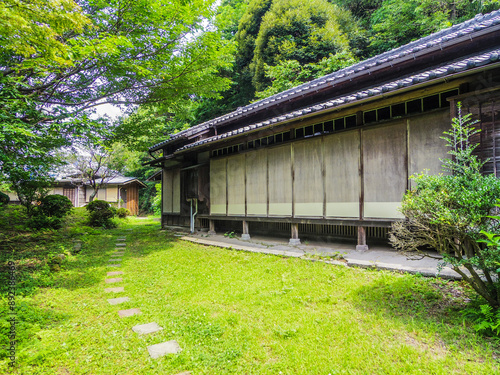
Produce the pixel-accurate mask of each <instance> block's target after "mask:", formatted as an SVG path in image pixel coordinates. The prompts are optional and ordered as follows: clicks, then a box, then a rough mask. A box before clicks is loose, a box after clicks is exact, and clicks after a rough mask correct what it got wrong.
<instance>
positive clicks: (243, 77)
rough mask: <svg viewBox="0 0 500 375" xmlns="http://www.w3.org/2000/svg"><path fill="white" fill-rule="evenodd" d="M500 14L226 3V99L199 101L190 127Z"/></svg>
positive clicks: (482, 9)
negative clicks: (230, 58)
mask: <svg viewBox="0 0 500 375" xmlns="http://www.w3.org/2000/svg"><path fill="white" fill-rule="evenodd" d="M499 8H500V1H499V0H484V1H478V0H309V1H306V2H304V1H301V0H224V1H223V2H222V5H221V6H220V7H219V15H220V16H222V17H223V18H224V21H225V26H224V35H225V37H226V38H228V39H230V40H232V41H234V42H235V43H236V45H237V47H236V48H237V50H236V55H235V57H234V63H233V66H232V69H230V70H226V71H224V72H221V74H222V75H223V76H225V77H228V78H230V79H231V81H232V85H231V88H230V89H229V90H227V91H224V92H222V93H221V96H220V98H217V99H215V98H210V99H202V98H194V100H193V101H191V102H190V104H189V105H188V107H189V108H184V110H187V111H185V112H183V113H182V114H181V116H180V117H181V118H180V119H179V120H180V123H179V124H178V125H181V123H183V122H184V123H187V124H189V125H190V126H192V125H196V124H199V123H201V122H203V121H206V120H209V119H211V118H214V117H216V116H219V115H222V114H224V113H227V112H230V111H232V110H234V109H236V108H238V107H241V106H244V105H247V104H249V103H250V102H252V101H255V100H257V99H261V98H265V97H267V96H270V95H273V94H275V93H278V92H280V91H283V90H286V89H288V88H291V87H294V86H296V85H298V84H301V83H303V82H307V81H309V80H311V79H314V78H317V77H320V76H323V75H325V74H327V73H331V72H334V71H336V70H338V69H341V68H343V67H346V66H349V65H352V64H353V63H355V62H357V61H360V60H363V59H366V58H368V57H371V56H374V55H377V54H379V53H382V52H384V51H388V50H390V49H393V48H396V47H399V46H401V45H404V44H406V43H408V42H411V41H413V40H416V39H419V38H421V37H423V36H426V35H429V34H431V33H433V32H436V31H438V30H441V29H443V28H446V27H449V26H451V25H453V24H457V23H460V22H463V21H464V20H467V19H470V18H473V17H474V16H475V15H476V14H478V13H488V12H490V11H493V10H496V9H499Z"/></svg>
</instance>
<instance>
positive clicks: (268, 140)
mask: <svg viewBox="0 0 500 375" xmlns="http://www.w3.org/2000/svg"><path fill="white" fill-rule="evenodd" d="M267 144H268V145H272V144H274V135H270V136H269V137H267Z"/></svg>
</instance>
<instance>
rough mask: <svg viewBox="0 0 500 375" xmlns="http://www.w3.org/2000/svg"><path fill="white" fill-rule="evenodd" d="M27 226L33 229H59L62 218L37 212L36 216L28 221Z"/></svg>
mask: <svg viewBox="0 0 500 375" xmlns="http://www.w3.org/2000/svg"><path fill="white" fill-rule="evenodd" d="M27 225H28V227H29V228H31V229H45V228H51V229H58V228H60V227H61V225H62V218H61V217H58V216H46V215H44V214H43V213H39V211H38V210H36V211H35V214H34V215H32V216H31V217H30V218H29V219H28V222H27Z"/></svg>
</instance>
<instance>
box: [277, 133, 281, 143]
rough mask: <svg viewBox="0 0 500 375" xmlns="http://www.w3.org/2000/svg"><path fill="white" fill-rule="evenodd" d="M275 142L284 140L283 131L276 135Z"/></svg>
mask: <svg viewBox="0 0 500 375" xmlns="http://www.w3.org/2000/svg"><path fill="white" fill-rule="evenodd" d="M275 142H276V143H281V142H283V133H280V134H276V136H275Z"/></svg>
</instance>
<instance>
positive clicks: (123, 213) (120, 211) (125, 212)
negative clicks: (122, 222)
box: [116, 207, 130, 219]
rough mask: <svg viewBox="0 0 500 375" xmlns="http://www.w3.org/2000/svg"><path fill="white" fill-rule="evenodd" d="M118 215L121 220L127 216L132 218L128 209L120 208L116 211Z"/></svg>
mask: <svg viewBox="0 0 500 375" xmlns="http://www.w3.org/2000/svg"><path fill="white" fill-rule="evenodd" d="M116 215H117V216H118V217H119V218H120V219H125V218H126V217H127V216H130V211H129V210H128V209H126V208H124V207H122V208H119V209H117V210H116Z"/></svg>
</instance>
